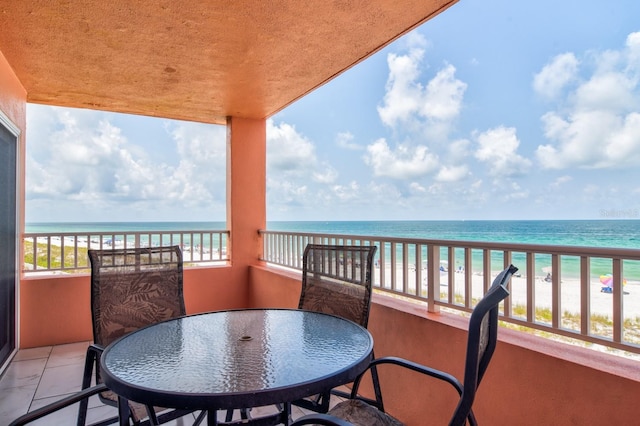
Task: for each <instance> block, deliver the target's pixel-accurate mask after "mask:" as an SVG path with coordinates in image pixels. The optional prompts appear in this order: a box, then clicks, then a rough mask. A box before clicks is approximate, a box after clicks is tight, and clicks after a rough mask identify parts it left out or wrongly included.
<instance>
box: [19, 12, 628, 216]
mask: <svg viewBox="0 0 640 426" xmlns="http://www.w3.org/2000/svg"><path fill="white" fill-rule="evenodd" d="M638 16H640V2H638V1H636V0H626V1H622V0H612V1H608V2H603V1H596V0H588V1H577V0H555V1H547V0H543V1H536V2H520V1H506V0H503V1H500V0H486V1H482V2H478V1H471V0H462V1H460V2H459V3H458V4H456V5H454V6H453V7H451V8H450V9H448V10H447V11H445V12H444V13H442V14H441V15H439V16H437V17H435V18H434V19H432V20H430V21H428V22H427V23H425V24H424V25H423V26H421V27H419V28H418V29H416V30H415V31H413V32H412V33H410V34H408V35H406V36H405V37H403V38H401V39H399V40H397V41H396V42H395V43H393V44H392V45H390V46H388V47H387V48H385V49H383V50H381V51H380V52H378V53H377V54H376V55H374V56H372V57H370V58H369V59H367V60H365V61H364V62H363V63H361V64H359V65H357V66H356V67H354V68H352V69H350V70H348V71H347V72H345V73H344V74H342V75H341V76H339V77H338V78H336V79H335V80H333V81H331V82H329V83H327V84H326V85H324V86H323V87H321V88H319V89H317V90H316V91H314V92H313V93H311V94H309V95H308V96H306V97H305V98H303V99H301V100H299V101H298V102H296V103H295V104H293V105H291V106H289V107H288V108H286V109H285V110H283V111H281V112H280V113H278V114H276V115H275V116H273V117H271V118H270V119H269V121H268V123H267V157H268V158H267V219H268V220H410V219H422V220H432V219H433V220H449V219H451V220H458V219H465V220H474V219H477V220H480V219H496V220H506V219H609V218H615V219H618V218H622V219H638V218H640V203H639V202H638V201H636V200H638V199H639V198H640V197H639V196H640V167H639V166H640V21H639V20H638ZM27 141H28V142H27V169H26V173H27V207H26V217H27V222H46V221H71V222H77V221H132V220H140V221H155V220H157V221H185V220H198V221H200V220H212V221H223V220H224V219H225V201H224V200H225V184H224V179H225V172H224V167H225V129H224V127H222V126H211V125H204V124H199V123H188V122H179V121H170V120H161V119H154V118H147V117H138V116H126V115H120V114H111V113H104V112H98V111H88V110H74V109H63V108H50V107H44V106H39V105H28V109H27Z"/></svg>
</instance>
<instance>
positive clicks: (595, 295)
mask: <svg viewBox="0 0 640 426" xmlns="http://www.w3.org/2000/svg"><path fill="white" fill-rule="evenodd" d="M389 266H390V265H389V264H387V267H386V268H385V287H386V288H389V286H390V283H391V271H390V268H389ZM397 268H398V269H396V287H398V286H402V282H403V274H402V265H401V264H399V265H397ZM375 271H376V272H374V280H375V283H376V285H379V283H380V282H379V278H378V277H379V274H380V269H379V267H376V268H375ZM422 272H423V277H422V281H423V282H422V285H421V289H422V290H423V291H426V290H427V281H426V270H425V269H423V271H422ZM499 272H500V271H493V272H492V274H491V277H492V279H491V281H492V280H493V277H495V276H496V275H497V274H498V273H499ZM448 277H449V273H448V272H440V291H441V293H443V292H444V293H446V292H447V291H448V289H449V284H448ZM544 278H545V277H544V276H542V275H539V276H538V275H537V276H535V280H534V287H535V290H534V299H535V300H534V304H535V308H536V309H551V306H552V284H551V282H547V281H545V280H544ZM483 284H484V277H483V275H482V274H481V273H473V274H472V275H471V294H472V297H473V298H476V299H479V298H481V297H482V295H483V294H484V292H483ZM407 287H408V290H409V291H410V292H413V291H415V289H416V273H415V270H411V269H410V270H409V274H408V276H407ZM602 287H603V285H602V283H601V282H600V280H599V279H598V278H594V277H592V278H591V279H590V280H589V289H588V290H589V303H590V306H589V308H590V312H591V314H592V315H594V314H595V315H603V316H607V317H612V316H613V294H612V293H606V292H602V291H601V289H602ZM464 288H465V274H464V273H454V284H453V290H454V292H455V294H457V295H460V296H462V295H464ZM623 289H624V296H623V312H624V317H625V318H628V317H640V282H639V281H632V280H628V281H627V285H625V286H624V287H623ZM509 292H510V296H509V297H510V298H511V305H512V307H516V306H519V307H520V306H522V307H525V308H526V307H527V277H526V275H520V276H513V277H512V278H511V282H510V284H509ZM560 308H561V311H562V312H563V313H565V312H567V313H575V314H577V313H579V312H580V311H581V283H580V279H578V278H565V277H562V278H561V284H560Z"/></svg>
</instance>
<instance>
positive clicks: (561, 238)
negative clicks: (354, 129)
mask: <svg viewBox="0 0 640 426" xmlns="http://www.w3.org/2000/svg"><path fill="white" fill-rule="evenodd" d="M223 229H226V224H225V222H101V223H28V224H27V225H26V232H28V233H49V232H73V233H75V232H90V231H94V232H111V231H113V232H115V231H162V230H223ZM267 230H271V231H292V232H303V233H304V232H314V233H325V234H341V235H364V236H387V237H404V238H428V239H438V240H458V241H486V242H498V243H499V242H504V243H524V244H542V245H563V246H583V247H612V248H630V249H638V248H640V220H542V221H540V220H514V221H484V220H483V221H474V220H471V221H315V222H314V221H296V222H268V223H267ZM456 256H457V255H456ZM513 261H514V264H516V263H517V262H518V261H520V262H521V263H523V262H524V258H522V259H519V258H518V254H514V258H513ZM480 262H481V261H480V260H478V264H480ZM547 262H549V259H544V258H543V259H540V262H538V259H537V260H536V263H537V264H538V263H540V266H541V267H544V265H545V264H546V263H547ZM594 262H595V263H594ZM496 263H497V264H500V260H499V259H496ZM475 264H476V260H474V265H475ZM516 266H517V265H516ZM474 267H475V266H474ZM591 268H592V274H594V275H598V274H604V273H607V272H608V271H609V270H610V268H611V266H610V261H609V262H604V263H603V264H599V263H598V261H597V260H594V261H592V265H591ZM562 271H563V274H567V276H577V275H578V271H579V263H578V260H577V259H571V258H570V259H567V260H563V263H562ZM624 271H625V276H626V277H627V278H629V279H634V280H640V264H637V262H625V265H624ZM538 272H539V271H538Z"/></svg>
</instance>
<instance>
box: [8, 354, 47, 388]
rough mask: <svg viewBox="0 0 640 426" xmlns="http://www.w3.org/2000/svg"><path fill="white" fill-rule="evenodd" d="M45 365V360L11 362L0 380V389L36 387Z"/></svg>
mask: <svg viewBox="0 0 640 426" xmlns="http://www.w3.org/2000/svg"><path fill="white" fill-rule="evenodd" d="M46 363H47V359H46V358H39V359H29V360H26V361H18V362H11V364H9V367H8V368H7V370H6V371H5V372H4V374H3V375H2V379H0V389H7V388H15V387H23V386H37V385H38V383H39V382H40V377H41V376H42V373H43V372H44V367H45V365H46Z"/></svg>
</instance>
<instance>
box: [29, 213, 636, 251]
mask: <svg viewBox="0 0 640 426" xmlns="http://www.w3.org/2000/svg"><path fill="white" fill-rule="evenodd" d="M209 229H215V230H222V229H226V224H225V222H85V223H64V222H60V223H27V224H26V232H28V233H48V232H87V231H94V232H111V231H161V230H209ZM267 229H268V230H271V231H293V232H319V233H326V234H349V235H371V236H388V237H405V238H429V239H439V240H440V239H441V240H458V241H491V242H504V243H525V244H544V245H547V244H552V245H567V246H585V247H614V248H640V220H522V221H520V220H514V221H490V220H489V221H485V220H478V221H474V220H468V221H326V222H325V221H317V222H305V221H297V222H267Z"/></svg>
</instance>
